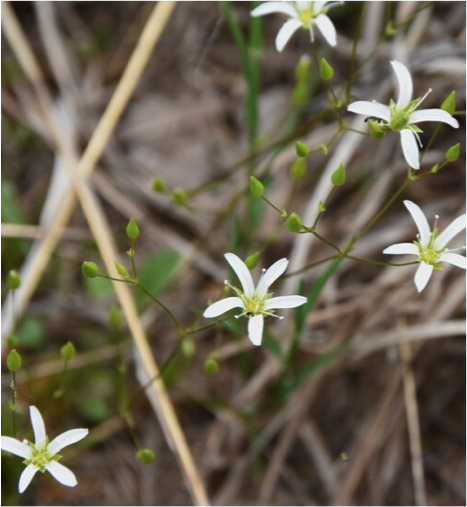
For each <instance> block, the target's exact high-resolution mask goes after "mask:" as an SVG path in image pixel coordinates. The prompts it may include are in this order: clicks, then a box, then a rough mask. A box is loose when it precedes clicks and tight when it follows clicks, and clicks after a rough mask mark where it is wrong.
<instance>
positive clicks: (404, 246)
mask: <svg viewBox="0 0 467 507" xmlns="http://www.w3.org/2000/svg"><path fill="white" fill-rule="evenodd" d="M383 253H384V254H390V255H407V254H413V255H418V248H417V246H416V245H414V244H413V243H396V244H395V245H391V246H388V247H387V248H385V249H384V250H383Z"/></svg>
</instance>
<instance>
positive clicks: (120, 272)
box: [114, 261, 130, 278]
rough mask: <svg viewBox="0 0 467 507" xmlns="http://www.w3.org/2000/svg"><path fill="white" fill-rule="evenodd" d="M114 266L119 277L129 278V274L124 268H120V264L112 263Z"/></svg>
mask: <svg viewBox="0 0 467 507" xmlns="http://www.w3.org/2000/svg"><path fill="white" fill-rule="evenodd" d="M114 264H115V269H116V270H117V273H118V274H119V275H120V276H123V278H129V277H130V274H129V273H128V270H127V269H126V267H125V266H122V264H120V263H119V262H117V261H114Z"/></svg>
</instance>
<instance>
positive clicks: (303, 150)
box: [295, 141, 310, 158]
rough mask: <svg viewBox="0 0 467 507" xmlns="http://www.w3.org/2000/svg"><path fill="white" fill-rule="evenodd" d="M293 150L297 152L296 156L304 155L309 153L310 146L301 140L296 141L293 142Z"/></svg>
mask: <svg viewBox="0 0 467 507" xmlns="http://www.w3.org/2000/svg"><path fill="white" fill-rule="evenodd" d="M295 151H296V153H297V157H303V158H304V157H306V156H308V154H309V153H310V148H308V146H307V145H306V144H305V143H302V142H301V141H297V142H296V144H295Z"/></svg>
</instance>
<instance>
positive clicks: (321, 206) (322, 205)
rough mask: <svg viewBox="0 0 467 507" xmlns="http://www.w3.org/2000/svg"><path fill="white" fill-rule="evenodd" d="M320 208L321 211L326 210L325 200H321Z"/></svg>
mask: <svg viewBox="0 0 467 507" xmlns="http://www.w3.org/2000/svg"><path fill="white" fill-rule="evenodd" d="M318 209H319V212H320V213H324V212H325V211H326V206H325V205H324V202H323V201H319V203H318Z"/></svg>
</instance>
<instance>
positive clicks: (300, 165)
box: [290, 158, 306, 180]
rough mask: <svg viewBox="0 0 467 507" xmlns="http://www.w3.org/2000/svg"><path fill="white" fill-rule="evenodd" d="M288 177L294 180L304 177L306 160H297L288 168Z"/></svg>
mask: <svg viewBox="0 0 467 507" xmlns="http://www.w3.org/2000/svg"><path fill="white" fill-rule="evenodd" d="M290 175H291V176H292V178H293V179H294V180H301V179H303V178H304V177H305V176H306V160H305V159H304V158H297V160H295V162H294V163H293V164H292V167H291V168H290Z"/></svg>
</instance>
